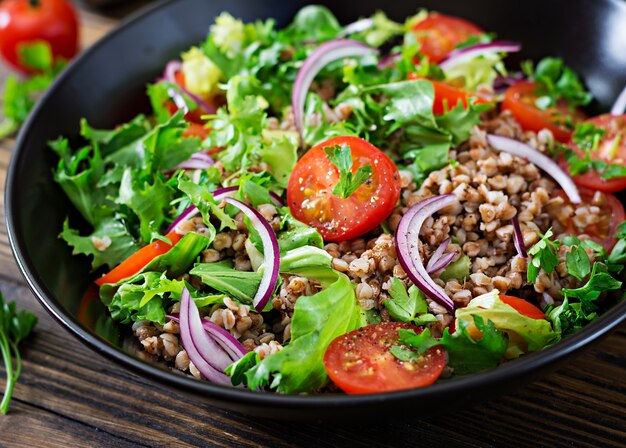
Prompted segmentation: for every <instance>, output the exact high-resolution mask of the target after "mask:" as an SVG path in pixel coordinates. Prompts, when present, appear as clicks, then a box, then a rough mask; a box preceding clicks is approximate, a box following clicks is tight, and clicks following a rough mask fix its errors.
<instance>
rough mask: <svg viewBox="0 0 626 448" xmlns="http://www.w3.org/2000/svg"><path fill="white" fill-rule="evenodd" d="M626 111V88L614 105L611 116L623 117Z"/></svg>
mask: <svg viewBox="0 0 626 448" xmlns="http://www.w3.org/2000/svg"><path fill="white" fill-rule="evenodd" d="M625 111H626V87H624V90H622V93H620V94H619V96H618V97H617V99H616V100H615V102H614V103H613V107H611V115H622V114H623V113H624V112H625Z"/></svg>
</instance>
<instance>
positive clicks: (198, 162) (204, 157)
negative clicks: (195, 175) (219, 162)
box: [173, 152, 215, 171]
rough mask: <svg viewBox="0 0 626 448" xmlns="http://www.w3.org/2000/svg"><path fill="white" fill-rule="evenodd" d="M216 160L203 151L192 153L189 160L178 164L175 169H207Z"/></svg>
mask: <svg viewBox="0 0 626 448" xmlns="http://www.w3.org/2000/svg"><path fill="white" fill-rule="evenodd" d="M214 163H215V161H214V160H213V159H212V158H211V156H209V155H208V154H205V153H203V152H199V153H196V154H192V155H191V157H190V158H189V159H188V160H185V161H184V162H182V163H179V164H178V165H176V166H175V167H174V169H173V171H176V170H206V169H207V168H209V167H210V166H212V165H213V164H214Z"/></svg>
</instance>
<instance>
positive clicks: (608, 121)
mask: <svg viewBox="0 0 626 448" xmlns="http://www.w3.org/2000/svg"><path fill="white" fill-rule="evenodd" d="M587 122H590V123H593V124H594V125H596V127H599V128H602V129H604V130H605V131H606V133H605V134H604V137H603V138H602V140H601V141H600V144H599V145H598V149H597V150H596V151H592V152H591V158H592V159H595V160H603V161H604V162H606V163H609V164H616V165H622V166H626V115H611V114H604V115H600V116H597V117H594V118H591V119H589V120H587ZM568 146H569V147H570V148H572V149H573V150H574V151H575V152H576V153H577V154H578V155H579V156H580V157H583V156H584V153H583V151H582V150H581V149H580V148H579V147H578V146H576V144H575V143H573V142H571V141H570V142H569V144H568ZM559 163H560V164H561V167H563V168H564V169H565V170H566V171H567V162H566V161H565V160H564V159H561V160H560V162H559ZM573 180H574V182H575V183H576V185H579V186H581V187H586V188H590V189H592V190H599V191H605V192H608V193H614V192H616V191H620V190H623V189H625V188H626V176H622V177H614V178H612V179H603V178H602V177H601V176H600V174H599V173H598V172H597V171H596V170H594V169H590V170H589V171H587V172H586V173H583V174H579V175H577V176H574V177H573Z"/></svg>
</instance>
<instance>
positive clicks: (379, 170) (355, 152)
mask: <svg viewBox="0 0 626 448" xmlns="http://www.w3.org/2000/svg"><path fill="white" fill-rule="evenodd" d="M335 145H339V146H341V145H347V146H349V147H350V153H351V154H352V160H353V163H352V172H353V173H356V171H357V170H358V169H359V168H360V167H362V166H367V165H369V166H371V167H372V176H371V177H370V178H369V179H368V180H367V181H366V182H365V183H364V184H362V185H361V186H360V187H359V188H358V189H357V190H356V191H355V192H354V193H353V194H352V195H351V196H350V197H348V198H346V199H343V198H342V197H341V196H337V195H334V194H333V189H334V188H335V185H337V183H338V182H339V170H338V169H337V167H336V166H335V165H333V164H332V162H331V161H330V160H329V159H328V156H327V155H326V153H325V152H324V148H329V147H333V146H335ZM399 198H400V175H399V174H398V168H397V167H396V165H395V164H394V163H393V161H392V160H391V159H390V158H389V157H388V156H387V155H386V154H385V153H383V152H382V151H380V150H379V149H378V148H376V147H375V146H373V145H372V144H370V143H368V142H367V141H365V140H363V139H361V138H358V137H335V138H331V139H330V140H327V141H325V142H323V143H320V144H319V145H317V146H315V147H313V148H311V149H309V151H308V152H307V153H306V154H304V156H303V157H302V158H301V159H300V160H299V161H298V163H297V164H296V166H295V168H294V170H293V172H292V173H291V177H290V178H289V184H288V186H287V203H288V204H289V209H290V210H291V213H292V214H293V216H294V217H295V218H296V219H298V220H300V221H302V222H304V223H305V224H308V225H310V226H313V227H315V228H317V230H319V232H320V233H321V234H322V236H323V237H324V239H325V240H327V241H344V240H349V239H352V238H356V237H357V236H359V235H362V234H364V233H366V232H369V231H370V230H372V229H374V228H376V227H377V226H378V225H380V223H381V222H383V221H384V220H385V219H386V218H387V217H388V216H389V215H390V214H391V212H392V211H393V209H394V207H395V206H396V204H397V203H398V199H399Z"/></svg>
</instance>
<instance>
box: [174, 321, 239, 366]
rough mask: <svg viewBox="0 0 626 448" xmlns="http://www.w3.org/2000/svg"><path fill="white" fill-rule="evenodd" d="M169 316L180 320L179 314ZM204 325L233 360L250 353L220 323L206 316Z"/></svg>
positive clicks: (205, 329)
mask: <svg viewBox="0 0 626 448" xmlns="http://www.w3.org/2000/svg"><path fill="white" fill-rule="evenodd" d="M167 318H168V319H170V320H173V321H174V322H177V323H179V322H180V319H179V318H178V316H176V315H174V314H168V315H167ZM202 327H203V328H204V331H206V332H207V333H208V334H209V336H211V337H212V338H213V339H215V342H217V343H218V344H219V345H220V346H221V347H222V348H223V349H224V351H225V352H226V353H227V354H228V356H230V358H231V360H232V362H235V361H237V360H239V359H240V358H242V357H243V356H244V355H245V354H246V353H248V350H246V348H245V347H244V346H243V345H241V342H239V341H238V340H237V339H235V337H234V336H233V335H231V334H230V333H229V332H228V331H226V330H225V329H223V328H222V327H220V326H219V325H217V324H215V323H213V322H211V321H210V320H207V319H206V318H204V319H202Z"/></svg>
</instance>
